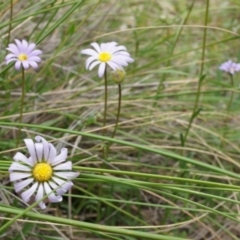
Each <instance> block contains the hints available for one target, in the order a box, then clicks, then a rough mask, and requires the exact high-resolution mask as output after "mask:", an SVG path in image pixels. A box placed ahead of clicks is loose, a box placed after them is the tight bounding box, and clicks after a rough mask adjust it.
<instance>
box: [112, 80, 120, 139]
mask: <svg viewBox="0 0 240 240" xmlns="http://www.w3.org/2000/svg"><path fill="white" fill-rule="evenodd" d="M121 101H122V86H121V84H120V83H119V84H118V111H117V119H116V124H115V128H114V131H113V134H112V138H114V137H115V134H116V132H117V128H118V123H119V118H120V112H121Z"/></svg>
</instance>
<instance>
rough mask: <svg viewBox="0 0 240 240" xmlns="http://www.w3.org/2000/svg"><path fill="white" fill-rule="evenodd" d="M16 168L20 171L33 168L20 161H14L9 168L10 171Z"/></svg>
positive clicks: (27, 170) (28, 170)
mask: <svg viewBox="0 0 240 240" xmlns="http://www.w3.org/2000/svg"><path fill="white" fill-rule="evenodd" d="M14 170H16V171H17V170H18V171H25V172H30V171H31V168H29V167H27V166H25V165H23V164H20V163H18V162H13V163H12V164H11V166H10V168H9V171H14Z"/></svg>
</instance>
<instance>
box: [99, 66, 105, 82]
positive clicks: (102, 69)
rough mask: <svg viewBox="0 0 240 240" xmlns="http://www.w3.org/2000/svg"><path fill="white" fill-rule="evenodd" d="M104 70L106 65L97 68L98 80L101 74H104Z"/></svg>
mask: <svg viewBox="0 0 240 240" xmlns="http://www.w3.org/2000/svg"><path fill="white" fill-rule="evenodd" d="M105 68H106V63H101V64H100V66H99V68H98V76H99V77H100V78H102V77H103V74H104V72H105Z"/></svg>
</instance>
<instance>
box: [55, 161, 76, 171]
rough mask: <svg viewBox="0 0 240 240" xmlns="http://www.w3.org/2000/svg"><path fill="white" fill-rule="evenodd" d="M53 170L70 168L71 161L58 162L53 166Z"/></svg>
mask: <svg viewBox="0 0 240 240" xmlns="http://www.w3.org/2000/svg"><path fill="white" fill-rule="evenodd" d="M53 170H54V171H56V170H72V162H70V161H68V162H65V163H62V164H59V165H57V166H55V167H54V168H53Z"/></svg>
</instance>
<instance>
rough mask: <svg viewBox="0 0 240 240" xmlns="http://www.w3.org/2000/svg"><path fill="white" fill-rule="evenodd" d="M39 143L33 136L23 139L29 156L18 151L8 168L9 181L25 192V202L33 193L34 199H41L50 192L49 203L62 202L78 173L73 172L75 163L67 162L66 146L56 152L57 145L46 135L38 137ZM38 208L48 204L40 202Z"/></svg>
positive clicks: (22, 195)
mask: <svg viewBox="0 0 240 240" xmlns="http://www.w3.org/2000/svg"><path fill="white" fill-rule="evenodd" d="M35 139H36V141H37V142H36V143H34V142H33V140H32V139H24V142H25V144H26V146H27V149H28V152H29V154H30V156H29V157H26V156H25V155H23V154H22V153H20V152H17V153H16V154H15V156H14V157H13V159H14V160H15V162H13V163H12V164H11V166H10V168H9V172H10V181H11V182H14V188H15V191H16V192H17V193H18V192H22V193H21V197H22V199H23V201H24V202H26V203H27V202H29V200H30V198H31V197H32V196H35V201H40V199H42V198H43V197H44V196H45V195H48V196H47V197H48V200H49V201H50V202H61V201H62V196H61V195H63V194H64V193H66V192H67V191H68V190H69V189H70V188H71V187H72V186H73V183H72V182H71V181H70V180H71V179H73V178H76V177H77V176H78V175H79V173H77V172H71V170H72V162H70V161H66V158H67V149H66V148H62V149H61V153H60V154H59V155H57V151H56V149H55V147H54V146H53V145H52V144H51V143H49V142H47V141H46V140H45V139H44V138H43V137H40V136H36V137H35ZM39 207H40V208H42V209H44V208H46V205H45V204H44V202H43V201H40V202H39Z"/></svg>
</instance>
